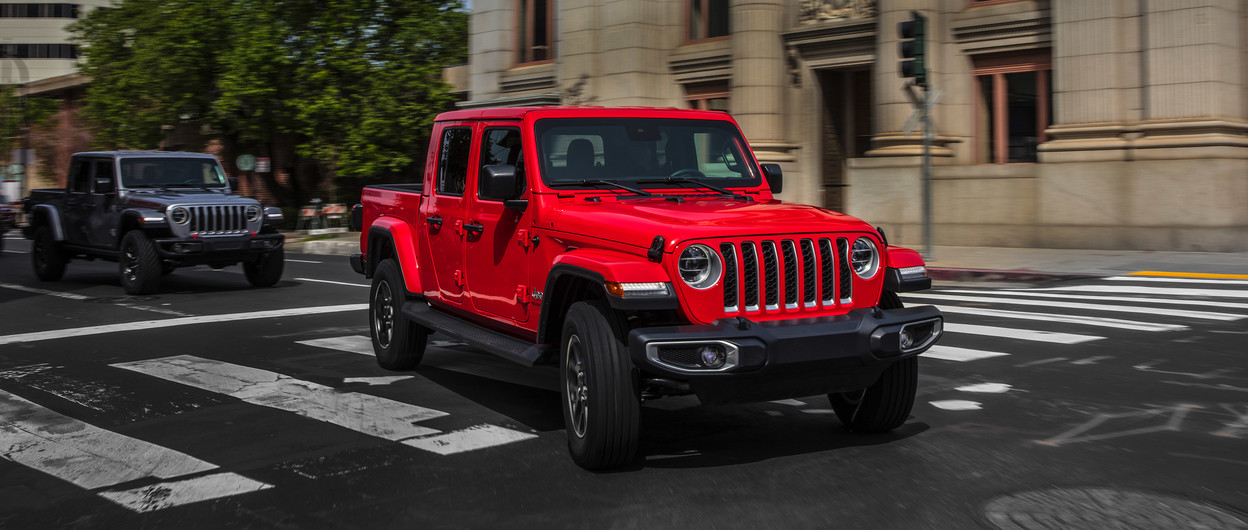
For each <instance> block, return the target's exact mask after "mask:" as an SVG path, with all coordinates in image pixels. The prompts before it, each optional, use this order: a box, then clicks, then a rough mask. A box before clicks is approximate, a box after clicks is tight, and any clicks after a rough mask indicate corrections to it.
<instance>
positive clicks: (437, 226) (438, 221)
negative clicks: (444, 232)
mask: <svg viewBox="0 0 1248 530" xmlns="http://www.w3.org/2000/svg"><path fill="white" fill-rule="evenodd" d="M425 222H426V223H429V226H431V227H433V229H434V230H441V229H442V217H441V216H437V215H435V216H433V217H429V218H426V219H425Z"/></svg>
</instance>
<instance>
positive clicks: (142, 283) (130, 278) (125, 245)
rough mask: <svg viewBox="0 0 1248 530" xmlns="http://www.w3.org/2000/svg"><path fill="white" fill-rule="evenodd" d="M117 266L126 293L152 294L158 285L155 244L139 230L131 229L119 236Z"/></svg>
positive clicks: (159, 268)
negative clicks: (119, 248)
mask: <svg viewBox="0 0 1248 530" xmlns="http://www.w3.org/2000/svg"><path fill="white" fill-rule="evenodd" d="M117 268H118V273H119V274H120V275H121V286H122V288H124V289H125V290H126V294H152V293H154V292H156V288H157V287H159V286H160V270H161V266H160V256H158V255H157V254H156V245H155V244H153V243H152V240H151V239H150V238H148V237H147V234H144V233H143V232H141V231H138V230H131V231H129V232H126V235H125V237H122V238H121V255H120V256H118V260H117Z"/></svg>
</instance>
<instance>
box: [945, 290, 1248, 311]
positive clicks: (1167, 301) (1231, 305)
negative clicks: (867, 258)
mask: <svg viewBox="0 0 1248 530" xmlns="http://www.w3.org/2000/svg"><path fill="white" fill-rule="evenodd" d="M940 292H942V293H954V294H978V295H994V296H1029V297H1032V298H1061V299H1065V300H1095V301H1104V302H1136V303H1140V304H1163V305H1198V306H1204V307H1217V308H1221V309H1248V304H1243V303H1237V302H1220V301H1214V300H1192V299H1185V298H1140V297H1136V296H1101V295H1088V294H1069V293H1062V294H1057V293H1037V292H1033V291H1028V290H1026V289H1009V290H1003V291H975V290H970V289H944V290H941V291H940Z"/></svg>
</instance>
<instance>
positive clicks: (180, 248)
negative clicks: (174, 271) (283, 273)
mask: <svg viewBox="0 0 1248 530" xmlns="http://www.w3.org/2000/svg"><path fill="white" fill-rule="evenodd" d="M285 241H286V236H285V235H283V234H280V233H272V234H256V235H254V236H253V235H242V236H212V237H200V238H177V237H172V238H158V239H153V240H152V242H153V243H155V245H156V253H157V254H160V257H161V258H162V259H166V260H173V261H176V262H178V263H179V264H180V265H200V264H224V263H238V262H242V261H250V260H252V259H255V258H256V257H257V256H260V255H262V254H268V253H269V252H273V251H275V250H277V249H280V248H282V245H283V244H284V243H285Z"/></svg>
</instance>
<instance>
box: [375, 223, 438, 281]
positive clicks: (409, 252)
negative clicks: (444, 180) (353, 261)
mask: <svg viewBox="0 0 1248 530" xmlns="http://www.w3.org/2000/svg"><path fill="white" fill-rule="evenodd" d="M384 240H389V241H390V244H391V245H393V246H394V256H395V258H398V260H399V268H400V269H402V270H403V283H404V284H405V285H406V286H407V291H408V292H409V293H415V294H417V295H420V294H421V293H423V292H424V290H423V289H422V288H421V285H420V263H418V262H417V261H416V245H415V244H414V243H413V241H412V227H411V225H409V224H407V221H404V220H402V219H399V218H397V217H378V218H377V219H375V220H374V221H373V224H372V226H369V227H368V242H367V247H366V252H367V253H366V254H365V255H364V259H365V260H366V261H365V263H366V268H367V272H368V274H367V276H368V277H369V278H371V277H372V276H373V271H376V270H377V262H378V261H379V260H378V255H377V254H378V252H380V250H381V244H382V242H383V241H384Z"/></svg>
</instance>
